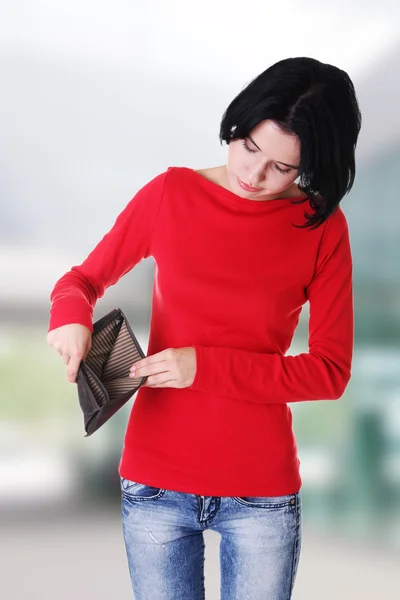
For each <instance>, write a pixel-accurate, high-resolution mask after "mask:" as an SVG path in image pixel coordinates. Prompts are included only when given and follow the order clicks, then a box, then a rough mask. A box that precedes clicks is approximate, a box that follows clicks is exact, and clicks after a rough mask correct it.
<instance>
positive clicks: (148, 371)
mask: <svg viewBox="0 0 400 600" xmlns="http://www.w3.org/2000/svg"><path fill="white" fill-rule="evenodd" d="M168 372H169V369H167V368H166V367H165V368H164V369H163V368H162V365H161V364H160V363H156V364H153V365H148V366H147V367H146V366H145V367H135V365H133V366H132V367H131V368H130V374H129V377H148V376H150V375H156V374H157V373H168Z"/></svg>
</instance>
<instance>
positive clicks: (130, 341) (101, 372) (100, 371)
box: [76, 308, 147, 437]
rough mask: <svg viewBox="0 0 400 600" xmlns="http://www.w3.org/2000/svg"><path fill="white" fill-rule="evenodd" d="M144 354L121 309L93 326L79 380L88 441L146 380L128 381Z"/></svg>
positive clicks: (113, 311)
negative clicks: (135, 363)
mask: <svg viewBox="0 0 400 600" xmlns="http://www.w3.org/2000/svg"><path fill="white" fill-rule="evenodd" d="M142 358H145V354H144V352H143V350H142V348H141V347H140V344H139V342H138V341H137V339H136V336H135V334H134V333H133V331H132V328H131V326H130V325H129V323H128V319H127V318H126V315H125V314H124V313H123V311H122V310H121V309H120V308H115V309H114V310H112V311H111V312H109V313H107V314H106V315H104V317H102V318H101V319H99V320H98V321H96V322H95V323H93V334H92V346H91V348H90V350H89V352H88V353H87V355H86V357H85V359H84V360H82V361H81V363H80V365H79V370H78V376H77V380H76V383H77V388H78V397H79V404H80V407H81V409H82V411H83V417H84V427H85V432H86V435H85V436H84V437H88V436H90V435H92V433H94V432H95V431H97V429H99V427H101V426H102V425H104V423H105V422H106V421H108V419H110V417H112V416H113V415H114V414H115V413H116V412H117V411H118V410H119V409H120V408H121V407H122V406H123V405H124V404H125V403H126V402H127V401H128V400H129V399H130V398H131V397H132V396H133V394H134V393H135V392H136V391H137V390H138V389H139V388H140V386H141V385H143V383H144V382H145V381H146V379H147V377H137V378H131V377H129V373H130V371H129V369H130V367H131V366H132V365H133V363H134V362H136V361H138V360H141V359H142Z"/></svg>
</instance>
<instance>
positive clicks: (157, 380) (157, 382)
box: [143, 374, 176, 387]
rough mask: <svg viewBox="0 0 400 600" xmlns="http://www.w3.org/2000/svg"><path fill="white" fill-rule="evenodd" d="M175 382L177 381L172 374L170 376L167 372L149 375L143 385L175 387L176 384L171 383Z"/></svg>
mask: <svg viewBox="0 0 400 600" xmlns="http://www.w3.org/2000/svg"><path fill="white" fill-rule="evenodd" d="M175 383H176V382H175V381H174V379H173V378H172V377H171V374H169V376H165V374H158V375H151V376H150V377H148V378H147V380H146V381H145V383H144V384H143V385H144V386H146V387H175V385H171V384H175Z"/></svg>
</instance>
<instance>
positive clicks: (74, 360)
mask: <svg viewBox="0 0 400 600" xmlns="http://www.w3.org/2000/svg"><path fill="white" fill-rule="evenodd" d="M80 364H81V359H80V358H79V357H77V356H71V358H70V359H69V363H68V367H67V381H69V382H70V383H76V378H77V376H78V370H79V365H80Z"/></svg>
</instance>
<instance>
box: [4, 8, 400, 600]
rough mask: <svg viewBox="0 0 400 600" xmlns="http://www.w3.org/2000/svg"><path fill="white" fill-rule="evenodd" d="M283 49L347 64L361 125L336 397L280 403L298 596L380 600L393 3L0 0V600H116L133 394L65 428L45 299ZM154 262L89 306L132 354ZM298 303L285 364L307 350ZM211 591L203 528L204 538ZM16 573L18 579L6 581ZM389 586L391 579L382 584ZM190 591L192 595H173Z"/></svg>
mask: <svg viewBox="0 0 400 600" xmlns="http://www.w3.org/2000/svg"><path fill="white" fill-rule="evenodd" d="M289 56H312V57H314V58H318V59H319V60H321V61H323V62H330V63H332V64H335V65H336V66H339V67H341V68H343V69H344V70H346V71H347V72H348V73H349V75H350V76H351V78H352V79H353V82H354V84H355V87H356V91H357V94H358V98H359V102H360V107H361V111H362V114H363V128H362V131H361V134H360V139H359V146H358V149H357V176H356V182H355V185H354V188H353V190H352V191H351V193H350V194H349V195H348V196H346V197H345V198H344V199H343V201H342V204H341V206H342V207H343V210H344V212H345V214H346V216H347V219H348V222H349V227H350V235H351V242H352V250H353V262H354V294H355V311H356V313H355V314H356V344H355V354H354V365H353V375H352V379H351V382H350V384H349V386H348V388H347V390H346V392H345V395H344V396H343V397H342V399H341V400H340V401H338V402H328V401H325V402H324V401H321V402H302V403H299V404H294V405H291V408H292V411H293V418H294V428H295V433H296V436H297V441H298V446H299V453H300V460H301V470H302V477H303V501H304V541H303V551H302V555H301V559H300V565H299V571H298V577H297V582H296V585H295V593H294V596H293V597H294V598H295V600H305V599H307V600H313V599H320V598H322V597H323V598H324V600H331V599H340V600H347V599H351V600H357V599H358V598H363V600H367V599H370V598H371V599H372V598H374V599H376V598H378V597H379V598H381V597H382V598H386V599H388V600H389V599H392V598H393V599H394V598H398V589H399V583H400V580H399V575H398V573H399V570H398V567H399V558H400V345H399V340H400V269H399V266H398V261H399V259H400V235H399V234H400V204H399V193H398V187H397V179H396V177H397V174H398V171H399V164H400V117H399V109H398V107H399V102H400V87H399V82H400V77H399V75H400V73H399V70H400V67H399V65H400V8H399V4H398V3H397V2H396V1H395V0H392V1H390V0H381V2H379V3H375V2H374V3H373V2H372V1H371V2H370V1H368V0H364V1H362V0H353V1H352V2H350V3H349V2H345V0H335V2H334V3H333V2H325V1H323V0H302V1H301V2H295V1H294V0H286V1H285V2H284V3H275V2H274V3H272V2H265V1H261V0H260V1H258V0H249V1H248V2H246V3H243V2H242V1H239V0H230V1H229V2H228V1H223V0H213V1H210V0H203V1H202V2H201V3H200V2H196V3H194V2H193V3H192V2H184V1H183V0H165V1H164V2H163V1H162V0H159V1H157V0H148V1H147V2H145V3H139V2H134V1H128V0H114V2H113V3H111V2H105V1H104V0H97V1H94V0H92V1H91V0H79V1H78V0H70V1H69V2H68V3H67V2H60V1H59V0H51V1H50V0H12V1H11V0H3V2H2V3H1V8H0V69H1V81H2V89H1V94H0V131H1V135H0V199H1V219H0V286H1V287H0V400H1V401H0V565H1V567H0V569H1V577H0V595H1V597H2V598H4V600H22V599H25V598H27V597H29V598H30V600H36V599H39V598H40V599H41V600H43V599H47V598H57V599H58V600H66V599H67V598H72V597H74V598H76V597H81V596H82V597H84V596H85V597H93V598H94V597H96V598H97V599H98V600H103V599H106V598H109V597H111V595H113V597H118V599H119V600H124V599H127V598H131V597H132V592H131V587H130V580H129V574H128V569H127V564H126V558H125V550H124V546H123V539H122V530H121V526H120V512H119V511H120V491H119V479H118V472H117V467H118V462H119V457H120V451H121V448H122V442H123V436H124V433H125V427H126V423H127V418H128V415H129V411H130V409H131V406H132V402H134V398H133V400H131V401H129V402H128V404H127V405H126V406H125V407H124V409H122V410H121V411H120V412H119V413H117V414H116V415H115V416H114V417H113V418H112V419H111V420H110V421H109V422H108V423H107V425H105V426H104V427H103V428H102V429H101V430H99V431H98V432H96V434H95V435H94V436H93V437H90V438H84V437H83V433H84V431H83V420H82V414H81V411H80V408H79V405H78V400H77V393H76V387H75V386H74V385H72V384H69V383H68V382H67V381H66V375H65V373H66V368H65V366H64V364H63V363H62V361H61V359H60V357H59V356H58V354H57V353H56V352H55V351H54V350H53V349H52V348H50V347H49V346H47V344H46V334H47V327H48V316H49V308H50V303H49V296H50V292H51V289H52V287H53V286H54V284H55V282H56V280H57V279H58V278H59V277H60V276H61V275H62V274H63V273H64V272H65V271H67V270H69V269H70V268H71V266H72V265H75V264H80V263H81V262H82V261H83V260H84V258H85V257H86V255H87V254H88V253H89V252H90V250H91V249H92V248H93V246H94V245H95V244H96V243H97V242H98V241H99V240H100V238H101V237H102V236H103V235H104V233H105V232H106V231H108V230H109V229H110V228H111V226H112V224H113V223H114V221H115V218H116V217H117V215H118V213H119V212H120V211H121V210H122V209H123V208H124V206H125V205H126V204H127V202H128V201H129V200H130V199H131V198H132V197H133V195H134V194H135V193H136V191H137V190H138V189H139V188H140V187H141V186H143V185H144V184H145V183H146V182H147V181H149V180H150V179H151V178H152V177H154V176H155V175H156V174H158V173H160V172H162V171H164V170H165V169H166V168H167V167H168V166H173V165H175V166H189V167H193V168H196V169H200V168H205V167H210V166H215V165H218V164H223V163H224V162H225V156H226V147H221V146H220V145H219V141H218V131H219V122H220V119H221V116H222V114H223V111H224V110H225V108H226V106H227V105H228V104H229V102H230V101H231V99H232V98H233V97H234V96H235V95H236V94H237V93H238V92H239V91H240V90H241V89H242V88H243V87H244V86H245V85H246V84H247V83H248V82H249V81H250V80H251V79H252V78H253V77H255V76H256V75H257V74H258V73H260V72H261V71H263V70H264V69H265V68H267V67H268V66H269V65H271V64H272V63H274V62H276V61H277V60H280V59H282V58H286V57H289ZM152 283H153V259H147V260H144V261H142V262H141V263H140V264H139V265H138V266H137V267H136V268H135V269H134V270H133V271H131V272H130V273H128V274H127V275H126V276H125V277H124V278H123V279H122V280H120V281H119V282H118V284H117V285H116V286H113V287H112V288H109V289H108V290H107V292H106V294H105V296H104V297H103V298H102V299H101V300H99V302H98V304H97V306H96V309H95V319H97V318H99V317H101V316H102V315H103V314H105V313H106V312H108V311H109V310H111V309H112V308H114V307H121V308H123V310H124V311H125V312H126V314H127V315H128V318H129V320H130V322H131V324H132V326H133V328H134V330H135V332H136V334H137V337H138V339H139V342H140V343H141V345H142V347H143V348H144V350H145V351H146V350H147V338H148V324H149V319H150V300H151V291H152ZM307 308H308V307H307V305H306V306H305V308H304V310H303V313H302V317H301V321H300V324H299V327H298V329H297V331H296V335H295V339H294V341H293V344H292V347H291V349H290V351H289V354H297V353H298V352H303V351H307V349H308V346H307V326H308V323H307V321H308V310H307ZM205 539H206V563H205V568H206V589H207V595H208V598H209V599H210V600H211V599H212V600H216V599H218V598H219V563H218V545H219V538H218V536H217V535H216V534H215V533H214V532H209V531H207V532H205ZM22 574H23V576H24V577H23V578H22ZM396 584H397V585H396ZM188 600H189V599H188Z"/></svg>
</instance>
